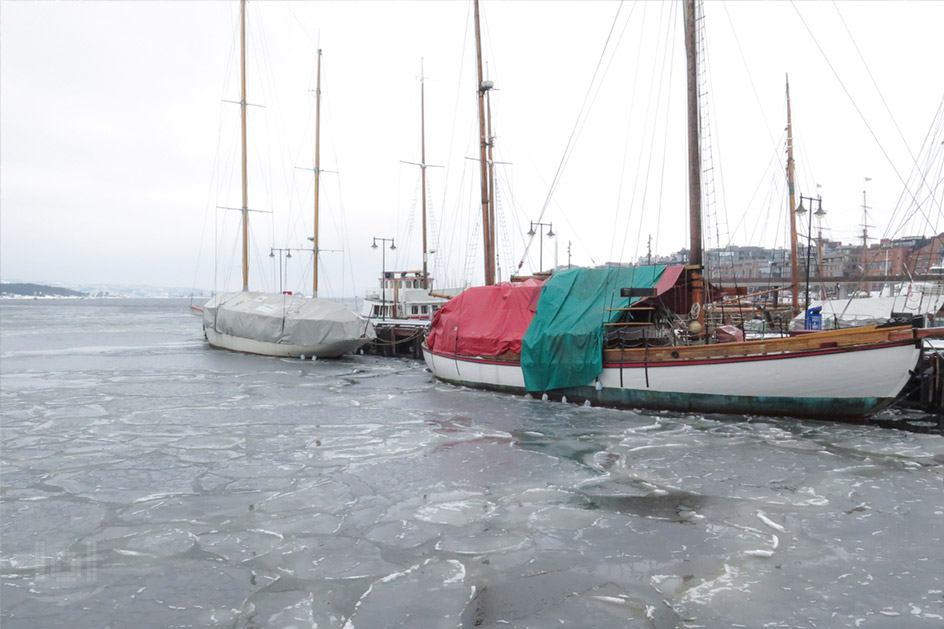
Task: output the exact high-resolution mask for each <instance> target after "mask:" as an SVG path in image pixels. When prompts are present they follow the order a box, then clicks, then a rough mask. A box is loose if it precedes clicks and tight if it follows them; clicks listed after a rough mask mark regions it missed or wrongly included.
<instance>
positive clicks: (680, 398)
mask: <svg viewBox="0 0 944 629" xmlns="http://www.w3.org/2000/svg"><path fill="white" fill-rule="evenodd" d="M447 382H452V383H453V384H459V385H462V386H466V387H470V388H473V389H488V390H490V391H499V392H502V393H515V394H518V395H525V394H526V393H527V392H526V391H525V390H524V389H523V388H521V387H510V386H498V385H494V384H482V383H478V382H466V381H462V380H458V381H457V380H448V381H447ZM531 395H532V396H534V397H539V396H541V395H543V394H542V393H531ZM547 395H548V397H549V398H550V399H553V400H560V399H561V398H562V397H566V398H567V401H568V402H573V403H578V404H580V403H583V402H584V401H585V400H590V403H591V404H596V405H599V406H611V407H615V408H647V409H653V410H667V411H681V412H686V413H723V414H730V415H767V416H788V417H808V418H812V419H864V418H865V417H867V416H868V415H871V414H873V413H876V412H878V411H880V410H882V409H884V408H887V407H888V406H890V405H891V404H892V402H894V401H895V400H894V398H878V397H858V398H830V397H811V398H792V397H773V396H763V397H757V396H746V395H713V394H705V393H676V392H666V391H644V390H642V389H610V388H606V389H601V390H599V391H597V390H596V388H595V387H574V388H569V389H557V390H554V391H548V392H547Z"/></svg>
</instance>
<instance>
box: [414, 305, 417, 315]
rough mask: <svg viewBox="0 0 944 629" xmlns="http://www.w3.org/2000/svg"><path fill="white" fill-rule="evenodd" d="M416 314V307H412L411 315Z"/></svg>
mask: <svg viewBox="0 0 944 629" xmlns="http://www.w3.org/2000/svg"><path fill="white" fill-rule="evenodd" d="M416 313H417V310H416V306H413V314H416Z"/></svg>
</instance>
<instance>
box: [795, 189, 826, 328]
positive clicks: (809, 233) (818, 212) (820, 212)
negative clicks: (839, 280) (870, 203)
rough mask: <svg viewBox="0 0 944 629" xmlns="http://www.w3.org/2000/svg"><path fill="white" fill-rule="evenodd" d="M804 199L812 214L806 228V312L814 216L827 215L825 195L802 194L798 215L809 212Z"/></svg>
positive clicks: (808, 295) (805, 307) (808, 304)
mask: <svg viewBox="0 0 944 629" xmlns="http://www.w3.org/2000/svg"><path fill="white" fill-rule="evenodd" d="M803 201H809V203H810V212H809V214H810V216H809V218H808V219H807V228H806V305H805V306H804V308H803V310H804V312H806V311H808V310H809V309H810V254H811V252H812V250H813V216H816V219H817V220H822V218H823V217H824V216H826V211H825V210H824V209H823V197H821V196H817V197H816V198H815V199H814V198H813V197H804V196H803V195H800V204H799V205H798V206H797V208H796V215H797V216H799V217H801V218H802V217H803V215H804V214H806V213H807V210H806V208H805V207H803ZM814 201H815V202H816V211H815V212H813V211H812V210H813V202H814ZM822 273H823V270H822V269H820V274H821V275H822Z"/></svg>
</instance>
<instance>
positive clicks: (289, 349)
mask: <svg viewBox="0 0 944 629" xmlns="http://www.w3.org/2000/svg"><path fill="white" fill-rule="evenodd" d="M203 327H204V330H205V332H206V336H207V340H208V341H209V343H210V345H212V346H213V347H219V348H223V349H229V350H234V351H239V352H247V353H251V354H264V355H267V356H291V357H303V356H304V357H309V358H310V357H313V356H318V357H323V358H334V357H337V356H340V355H341V354H346V353H350V352H354V351H356V350H357V349H359V348H360V347H362V346H363V345H365V344H367V343H369V342H370V341H371V339H373V338H374V329H373V326H372V325H371V324H370V322H369V321H367V320H365V319H364V318H362V317H359V316H358V315H357V314H355V313H354V312H352V311H351V310H350V309H349V308H347V307H345V306H343V305H341V304H338V303H335V302H333V301H329V300H327V299H310V298H307V297H303V296H301V295H286V294H281V295H280V294H277V293H276V294H273V293H259V292H252V291H240V292H235V293H223V294H220V295H216V296H215V297H213V298H212V299H211V300H210V301H209V302H207V303H206V305H204V306H203Z"/></svg>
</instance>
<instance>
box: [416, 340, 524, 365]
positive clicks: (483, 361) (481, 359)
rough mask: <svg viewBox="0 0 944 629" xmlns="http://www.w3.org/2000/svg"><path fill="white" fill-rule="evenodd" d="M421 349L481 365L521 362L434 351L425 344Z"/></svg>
mask: <svg viewBox="0 0 944 629" xmlns="http://www.w3.org/2000/svg"><path fill="white" fill-rule="evenodd" d="M423 351H424V352H428V353H430V354H432V355H433V356H439V357H440V358H445V359H446V360H461V361H464V362H467V363H479V364H482V365H505V366H508V367H515V366H520V365H521V363H520V362H518V361H513V360H500V359H497V358H487V357H482V356H463V355H461V354H444V353H442V352H435V351H433V350H431V349H429V348H428V347H426V346H425V345H424V346H423Z"/></svg>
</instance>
